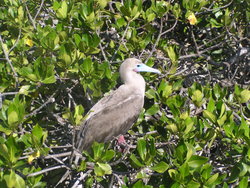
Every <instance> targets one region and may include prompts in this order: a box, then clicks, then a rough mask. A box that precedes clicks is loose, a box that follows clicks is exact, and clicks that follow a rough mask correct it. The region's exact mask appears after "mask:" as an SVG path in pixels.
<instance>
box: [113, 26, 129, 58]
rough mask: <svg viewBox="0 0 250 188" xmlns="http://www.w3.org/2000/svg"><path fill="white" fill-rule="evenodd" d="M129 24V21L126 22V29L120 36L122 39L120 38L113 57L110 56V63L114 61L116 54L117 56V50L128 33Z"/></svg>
mask: <svg viewBox="0 0 250 188" xmlns="http://www.w3.org/2000/svg"><path fill="white" fill-rule="evenodd" d="M130 22H131V21H128V24H127V26H126V29H125V31H124V33H123V35H122V38H121V40H120V41H119V45H118V47H117V49H116V51H115V53H114V55H113V56H112V58H111V60H110V61H111V62H112V61H113V60H114V58H115V56H116V54H117V52H118V50H119V48H120V46H121V44H122V43H123V40H124V38H125V35H126V33H127V32H128V28H129V25H130Z"/></svg>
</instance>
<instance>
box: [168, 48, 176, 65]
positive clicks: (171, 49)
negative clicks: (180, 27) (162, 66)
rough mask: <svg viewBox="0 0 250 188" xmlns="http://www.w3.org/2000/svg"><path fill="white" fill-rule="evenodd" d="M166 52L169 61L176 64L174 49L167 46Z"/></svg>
mask: <svg viewBox="0 0 250 188" xmlns="http://www.w3.org/2000/svg"><path fill="white" fill-rule="evenodd" d="M166 50H167V54H168V57H169V58H170V59H171V61H172V62H176V61H177V54H176V53H175V50H174V47H173V46H168V47H167V49H166Z"/></svg>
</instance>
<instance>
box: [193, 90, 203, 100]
mask: <svg viewBox="0 0 250 188" xmlns="http://www.w3.org/2000/svg"><path fill="white" fill-rule="evenodd" d="M202 98H203V93H202V92H201V91H200V90H195V91H194V92H193V95H192V100H193V101H197V102H201V101H202Z"/></svg>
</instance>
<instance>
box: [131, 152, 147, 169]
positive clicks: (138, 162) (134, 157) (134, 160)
mask: <svg viewBox="0 0 250 188" xmlns="http://www.w3.org/2000/svg"><path fill="white" fill-rule="evenodd" d="M129 158H130V160H131V162H132V164H133V165H134V166H135V167H137V168H138V167H143V166H144V165H143V164H142V163H141V162H140V161H139V160H138V159H137V158H136V156H135V155H134V154H133V153H132V154H131V155H130V157H129Z"/></svg>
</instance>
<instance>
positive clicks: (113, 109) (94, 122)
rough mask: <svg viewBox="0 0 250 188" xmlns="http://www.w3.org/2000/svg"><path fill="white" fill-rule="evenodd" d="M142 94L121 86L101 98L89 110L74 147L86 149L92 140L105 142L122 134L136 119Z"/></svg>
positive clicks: (140, 105)
mask: <svg viewBox="0 0 250 188" xmlns="http://www.w3.org/2000/svg"><path fill="white" fill-rule="evenodd" d="M143 103H144V96H141V95H140V94H137V93H134V94H133V92H129V91H128V90H127V89H126V88H125V89H124V88H123V87H122V86H121V87H119V88H118V89H117V90H116V91H114V92H112V93H111V94H110V95H108V96H106V97H104V98H102V99H101V100H100V101H99V102H98V103H97V104H96V105H94V106H93V108H92V109H91V110H90V113H89V116H88V117H87V119H86V120H85V121H84V122H83V123H82V125H81V128H80V130H79V133H78V134H77V138H76V148H77V149H78V150H79V151H82V150H87V149H88V148H89V147H90V146H91V145H92V144H93V142H94V141H97V142H106V141H109V140H111V139H113V138H114V137H116V136H118V135H120V134H124V133H126V132H127V131H128V129H129V128H130V127H131V126H132V125H133V123H134V122H135V121H136V120H137V118H138V116H139V114H140V111H141V109H142V107H143Z"/></svg>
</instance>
